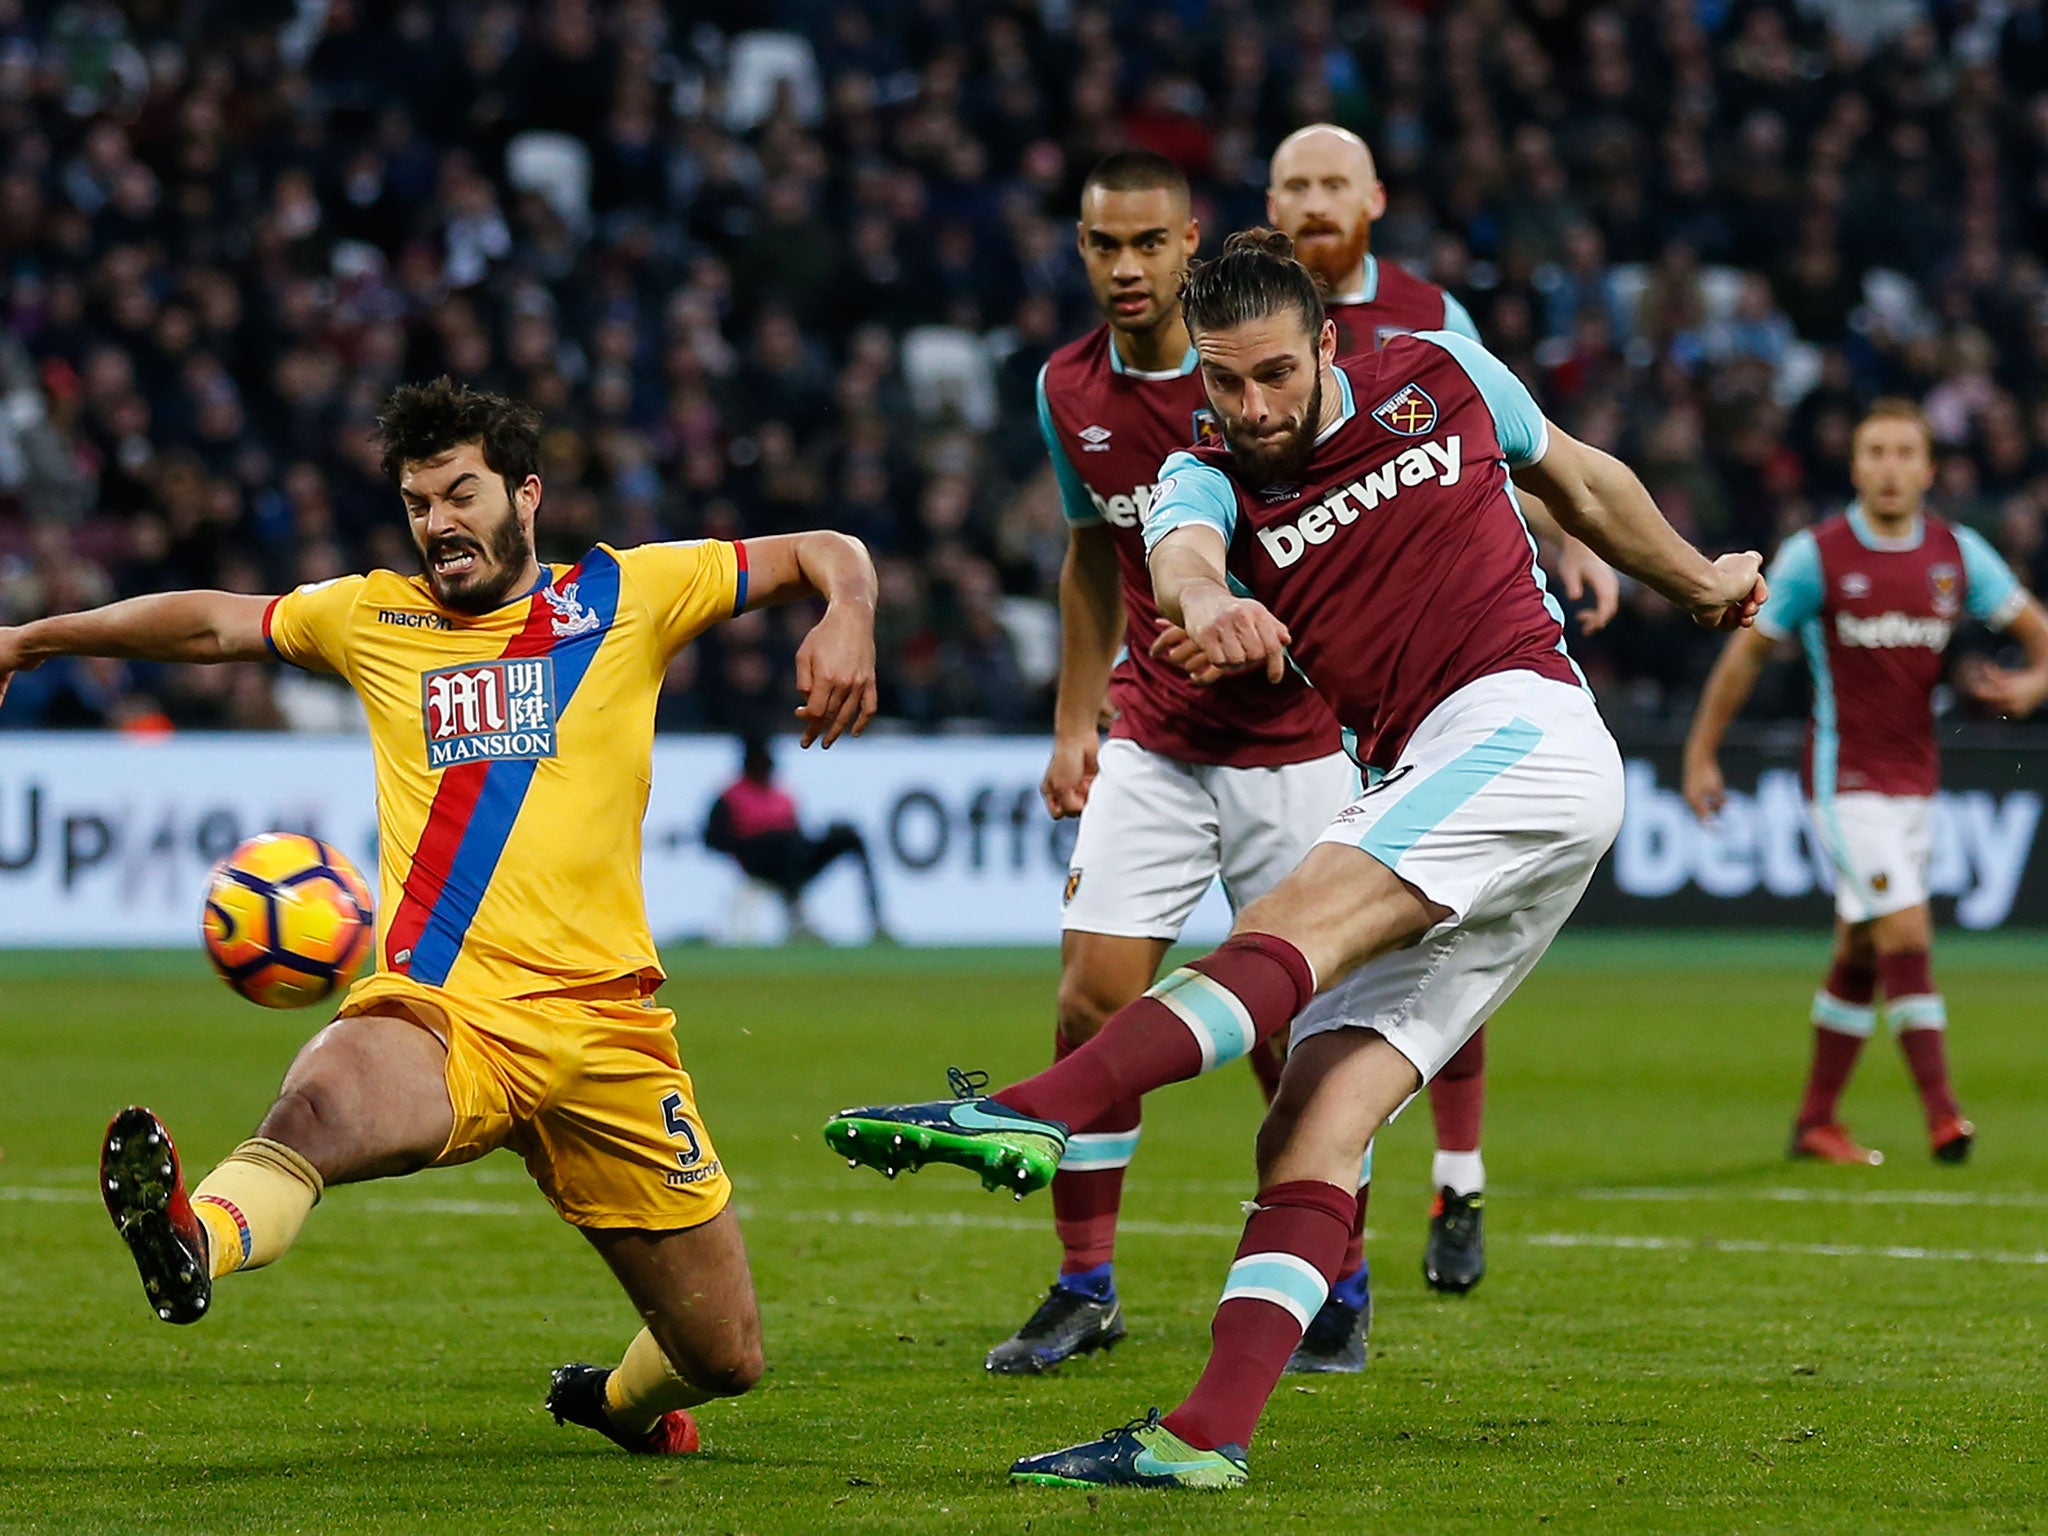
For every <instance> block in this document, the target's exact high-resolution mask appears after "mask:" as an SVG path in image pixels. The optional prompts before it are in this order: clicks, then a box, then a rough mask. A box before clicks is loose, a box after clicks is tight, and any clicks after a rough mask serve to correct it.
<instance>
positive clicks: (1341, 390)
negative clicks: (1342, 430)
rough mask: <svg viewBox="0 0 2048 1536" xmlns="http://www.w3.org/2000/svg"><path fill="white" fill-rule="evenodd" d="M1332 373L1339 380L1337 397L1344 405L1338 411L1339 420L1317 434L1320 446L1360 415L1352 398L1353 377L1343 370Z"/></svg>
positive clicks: (1339, 369) (1333, 370)
mask: <svg viewBox="0 0 2048 1536" xmlns="http://www.w3.org/2000/svg"><path fill="white" fill-rule="evenodd" d="M1330 372H1331V373H1333V374H1335V375H1336V378H1337V395H1338V398H1339V399H1341V400H1342V401H1343V402H1344V403H1343V405H1342V406H1341V407H1340V408H1339V409H1338V411H1337V419H1336V420H1335V421H1333V422H1331V423H1330V424H1329V425H1328V426H1327V427H1325V428H1323V430H1322V431H1320V432H1318V433H1317V434H1316V442H1317V444H1318V445H1320V444H1323V443H1326V442H1328V441H1329V440H1330V439H1331V438H1332V437H1333V436H1335V435H1336V432H1337V429H1338V428H1339V427H1341V426H1343V425H1344V423H1345V422H1347V421H1349V420H1350V419H1351V418H1352V417H1354V416H1356V415H1357V414H1358V402H1357V401H1355V400H1353V399H1352V397H1351V375H1349V374H1348V373H1346V372H1345V371H1344V370H1343V369H1342V368H1336V367H1333V368H1331V369H1330Z"/></svg>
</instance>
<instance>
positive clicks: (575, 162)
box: [505, 131, 590, 236]
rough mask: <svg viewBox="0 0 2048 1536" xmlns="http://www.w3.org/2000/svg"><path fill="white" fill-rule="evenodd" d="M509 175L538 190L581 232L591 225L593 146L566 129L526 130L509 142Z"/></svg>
mask: <svg viewBox="0 0 2048 1536" xmlns="http://www.w3.org/2000/svg"><path fill="white" fill-rule="evenodd" d="M505 179H506V180H507V181H509V182H511V184H512V185H513V186H514V187H516V188H518V189H519V190H520V191H521V192H533V193H538V194H539V195H540V197H541V198H542V199H543V200H544V201H545V202H546V203H547V205H548V206H549V207H550V208H552V209H554V211H555V213H556V214H557V215H558V216H560V218H561V220H562V222H563V223H564V224H567V225H568V226H569V228H570V229H571V230H572V231H573V232H574V233H576V234H577V235H578V236H581V235H582V234H583V233H584V232H585V231H587V230H588V229H589V228H590V150H589V149H588V147H586V146H585V144H584V143H583V141H582V140H581V139H578V138H575V137H572V136H571V135H569V134H566V133H541V132H537V131H536V132H530V133H522V134H519V135H517V136H516V137H514V138H513V140H512V142H511V143H509V144H507V145H506V146H505Z"/></svg>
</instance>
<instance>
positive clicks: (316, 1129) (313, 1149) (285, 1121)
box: [256, 1082, 341, 1167]
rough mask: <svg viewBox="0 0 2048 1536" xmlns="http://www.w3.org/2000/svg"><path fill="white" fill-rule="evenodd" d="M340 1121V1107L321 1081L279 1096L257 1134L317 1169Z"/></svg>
mask: <svg viewBox="0 0 2048 1536" xmlns="http://www.w3.org/2000/svg"><path fill="white" fill-rule="evenodd" d="M340 1120H341V1106H340V1104H339V1103H338V1102H337V1101H336V1098H335V1095H334V1093H333V1092H332V1091H331V1090H330V1089H328V1088H327V1087H326V1086H325V1085H323V1084H321V1083H319V1082H306V1083H295V1084H292V1085H289V1086H287V1087H286V1088H285V1089H284V1091H283V1092H282V1093H280V1094H278V1096H277V1102H276V1103H274V1104H272V1105H271V1106H270V1113H268V1114H267V1115H265V1116H264V1117H263V1123H262V1124H261V1125H259V1126H258V1127H257V1128H256V1134H257V1135H258V1136H262V1137H264V1138H266V1139H268V1140H270V1141H277V1142H282V1143H284V1145H286V1146H288V1147H290V1148H291V1149H292V1150H293V1151H295V1152H297V1153H299V1154H300V1155H301V1156H303V1157H305V1158H307V1159H309V1160H310V1161H311V1162H312V1163H313V1164H314V1165H315V1166H316V1167H317V1166H320V1164H321V1162H322V1156H323V1154H324V1153H326V1152H327V1151H328V1150H329V1146H330V1144H331V1143H332V1141H333V1140H334V1137H335V1133H336V1128H337V1126H338V1125H339V1123H340Z"/></svg>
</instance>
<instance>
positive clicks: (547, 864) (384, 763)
mask: <svg viewBox="0 0 2048 1536" xmlns="http://www.w3.org/2000/svg"><path fill="white" fill-rule="evenodd" d="M378 426H379V430H380V433H381V436H382V442H383V445H384V450H385V453H384V465H385V469H386V471H387V473H389V474H390V475H391V476H392V477H393V479H394V480H395V481H396V482H397V486H398V491H399V494H400V496H401V497H402V499H403V501H404V505H405V511H406V515H407V518H408V521H409V522H410V524H411V529H412V535H413V540H414V542H415V543H416V544H417V545H418V547H419V551H420V556H421V563H422V566H423V568H424V574H423V575H421V576H415V577H406V576H400V575H398V574H396V573H394V572H391V571H376V572H372V573H371V574H369V575H367V576H347V577H342V578H341V579H339V580H336V581H330V582H323V583H319V584H316V585H314V586H310V587H302V588H300V589H299V590H298V591H296V592H293V593H290V594H287V595H286V596H284V597H280V598H275V599H270V598H262V597H249V596H243V595H239V594H233V593H225V592H172V593H164V594H160V595H157V596H151V597H140V598H133V599H130V600H129V601H127V602H122V603H115V604H112V605H110V606H108V607H105V608H99V609H94V610H92V611H90V612H86V613H78V614H68V615H62V616H59V617H55V618H50V619H44V620H41V621H39V622H37V623H34V624H28V625H24V626H21V627H19V628H13V629H7V628H0V698H4V695H5V690H6V683H7V679H8V677H9V676H10V675H11V674H12V673H14V672H16V671H20V670H22V669H24V668H27V667H32V666H34V665H36V664H37V663H38V662H40V661H42V660H44V659H45V658H47V657H50V656H65V655H84V656H115V657H129V658H138V659H152V660H161V661H246V660H254V659H260V658H264V657H270V656H273V655H274V656H276V657H279V658H282V659H283V660H284V661H287V662H290V663H293V664H295V665H297V666H301V667H308V668H313V669H317V670H320V671H326V672H334V673H338V674H340V675H341V676H342V677H343V678H345V679H346V680H347V681H348V682H349V683H350V684H351V685H352V686H353V687H354V688H355V690H356V692H357V693H358V694H359V695H360V696H361V697H362V700H363V704H364V707H365V708H366V710H367V711H368V715H369V723H370V733H371V743H372V748H373V751H374V754H375V759H376V779H377V831H378V846H379V849H380V862H381V867H380V870H379V875H380V886H381V892H382V899H381V901H380V902H379V912H378V923H377V941H378V942H377V963H376V968H375V970H374V971H373V972H372V974H370V975H368V976H366V977H365V978H364V979H363V980H361V981H359V982H358V983H357V984H356V985H355V986H354V988H352V989H351V990H350V992H349V993H348V996H347V998H346V1000H345V1001H344V1002H343V1003H342V1006H341V1010H340V1016H339V1017H338V1018H337V1019H336V1020H335V1021H334V1022H333V1023H332V1024H330V1025H329V1026H328V1027H327V1028H325V1029H323V1030H322V1031H321V1032H320V1033H319V1034H317V1035H315V1036H314V1037H313V1039H312V1040H311V1041H310V1042H308V1043H307V1045H306V1046H305V1048H304V1049H303V1050H301V1051H300V1052H299V1055H298V1057H297V1059H296V1060H294V1061H293V1063H292V1065H291V1068H290V1070H289V1071H288V1072H287V1073H286V1074H285V1080H284V1086H283V1089H282V1090H281V1091H280V1093H279V1095H278V1098H277V1100H276V1102H275V1103H274V1104H273V1105H272V1106H271V1108H270V1112H269V1113H268V1114H267V1115H265V1116H264V1118H263V1121H262V1123H261V1124H260V1125H259V1126H258V1128H257V1132H256V1135H255V1136H254V1137H253V1138H252V1139H250V1140H249V1141H246V1142H244V1143H243V1144H242V1145H241V1146H240V1147H238V1148H237V1149H236V1150H235V1151H234V1152H233V1153H231V1154H230V1155H229V1156H228V1158H227V1159H226V1160H225V1161H224V1162H222V1163H221V1164H220V1165H219V1166H218V1167H217V1168H215V1169H214V1170H213V1171H212V1172H211V1173H210V1174H208V1175H207V1177H206V1178H205V1179H203V1180H202V1181H201V1182H200V1183H199V1184H198V1186H197V1187H196V1188H194V1189H193V1190H192V1191H191V1193H190V1196H189V1197H188V1196H187V1193H186V1190H185V1186H184V1182H183V1179H182V1176H181V1174H180V1172H179V1169H178V1163H177V1155H176V1153H175V1151H174V1150H173V1148H172V1144H171V1139H170V1136H169V1133H168V1132H167V1131H165V1130H164V1128H163V1126H162V1124H161V1123H160V1122H159V1121H158V1120H157V1119H156V1117H155V1116H154V1115H152V1114H151V1113H150V1112H149V1111H148V1110H146V1109H130V1110H126V1111H123V1112H122V1114H120V1115H119V1116H117V1117H116V1118H115V1120H114V1123H113V1124H112V1125H111V1126H109V1128H108V1131H107V1138H106V1142H105V1144H104V1146H103V1148H102V1157H101V1170H102V1180H101V1183H102V1194H103V1195H104V1197H105V1199H106V1202H107V1207H108V1210H109V1212H110V1213H111V1214H112V1215H113V1217H114V1221H115V1225H116V1227H117V1228H118V1229H119V1230H120V1232H121V1235H122V1237H123V1238H124V1239H125V1240H126V1241H127V1243H128V1246H129V1249H130V1251H131V1253H132V1254H133V1255H134V1258H135V1261H136V1265H137V1267H138V1269H139V1270H140V1271H141V1273H142V1278H143V1283H144V1288H145V1290H146V1291H147V1293H148V1295H149V1299H150V1303H151V1305H152V1306H153V1307H154V1308H155V1309H156V1311H157V1313H158V1315H159V1316H160V1317H162V1318H164V1319H165V1320H166V1321H168V1322H180V1323H186V1322H194V1321H197V1320H198V1319H199V1318H200V1317H201V1316H203V1315H204V1314H205V1312H206V1310H207V1308H208V1306H209V1305H210V1304H211V1299H212V1283H213V1281H214V1280H215V1279H217V1278H218V1277H220V1276H222V1275H225V1274H229V1273H232V1272H234V1271H236V1270H239V1269H254V1268H257V1267H258V1266H260V1265H263V1264H267V1263H270V1262H272V1261H274V1260H275V1259H277V1258H278V1257H279V1256H280V1255H282V1254H283V1253H284V1252H285V1250H286V1249H287V1248H289V1247H290V1246H291V1243H292V1241H293V1239H294V1238H295V1237H296V1236H297V1235H298V1231H299V1227H300V1224H301V1223H302V1222H303V1221H304V1220H305V1217H306V1213H307V1212H308V1211H310V1210H311V1209H312V1207H313V1206H314V1205H315V1204H316V1203H317V1202H318V1200H319V1199H320V1195H321V1192H322V1190H323V1189H324V1188H325V1186H326V1185H328V1184H343V1183H353V1182H356V1181H359V1180H363V1179H375V1178H385V1177H390V1176H393V1175H397V1174H405V1173H411V1172H414V1171H415V1170H417V1169H420V1168H424V1167H430V1166H447V1165H449V1164H454V1163H462V1162H467V1161H469V1160H470V1159H472V1158H477V1157H481V1156H482V1155H483V1154H484V1153H486V1152H489V1151H492V1150H494V1149H496V1148H499V1147H510V1148H512V1149H513V1150H514V1151H516V1152H518V1153H519V1154H520V1155H521V1156H523V1157H524V1158H525V1160H526V1166H527V1168H528V1170H529V1171H530V1172H531V1173H532V1175H533V1178H534V1181H535V1182H536V1183H537V1184H538V1185H539V1186H540V1189H541V1193H542V1194H543V1195H545V1196H546V1197H547V1199H548V1201H549V1202H550V1203H551V1204H552V1205H553V1206H554V1207H555V1209H556V1210H557V1211H558V1212H559V1213H560V1214H561V1215H562V1216H563V1217H564V1219H566V1220H568V1221H569V1222H571V1223H573V1224H574V1225H576V1226H577V1227H578V1228H580V1229H581V1230H582V1231H583V1233H584V1235H585V1236H586V1237H587V1238H588V1239H589V1240H590V1242H591V1243H592V1245H593V1246H595V1247H596V1248H597V1250H598V1252H599V1253H600V1254H602V1255H603V1256H604V1258H605V1261H606V1262H607V1263H608V1264H609V1265H610V1266H611V1268H612V1271H613V1273H614V1274H615V1275H616V1276H617V1277H618V1279H619V1282H620V1284H621V1285H623V1286H624V1287H625V1290H626V1294H627V1295H628V1296H629V1297H630V1298H631V1300H632V1302H633V1305H634V1308H635V1309H636V1310H637V1311H638V1312H639V1313H640V1315H641V1317H642V1318H643V1319H644V1320H645V1322H646V1326H645V1327H644V1328H643V1329H642V1330H641V1331H640V1333H639V1335H638V1336H637V1337H636V1338H635V1339H634V1340H633V1342H632V1343H631V1345H630V1346H629V1347H628V1348H627V1350H626V1353H625V1356H624V1358H623V1359H622V1360H621V1361H620V1363H619V1365H618V1366H617V1367H615V1368H613V1369H611V1370H608V1371H607V1370H605V1369H602V1368H599V1367H595V1366H583V1365H576V1366H564V1367H562V1368H561V1369H560V1370H558V1371H556V1372H555V1374H554V1379H553V1381H552V1383H551V1386H550V1391H549V1394H548V1406H549V1408H551V1409H552V1410H553V1411H554V1413H555V1417H556V1419H557V1420H558V1421H561V1420H568V1421H572V1422H575V1423H579V1424H584V1425H587V1426H588V1427H590V1428H592V1429H596V1430H598V1431H600V1432H601V1433H603V1434H605V1435H607V1436H609V1437H610V1438H612V1439H613V1440H615V1441H617V1442H618V1443H619V1444H621V1445H623V1446H626V1447H627V1448H628V1449H630V1450H635V1451H646V1452H674V1451H685V1450H692V1449H695V1447H696V1436H697V1431H696V1425H695V1423H694V1421H693V1420H692V1419H691V1417H690V1415H689V1413H688V1412H687V1410H688V1409H689V1408H691V1407H693V1406H695V1405H696V1404H698V1403H701V1402H704V1401H706V1400H708V1399H710V1398H713V1397H721V1396H731V1395H735V1394H737V1393H741V1392H744V1391H746V1390H747V1389H748V1388H749V1387H750V1386H752V1385H753V1383H754V1381H755V1380H756V1379H757V1378H758V1376H759V1375H760V1371H761V1341H760V1318H759V1311H758V1308H757V1306H756V1303H755V1299H754V1289H753V1281H752V1279H751V1277H750V1275H749V1273H748V1269H747V1256H746V1249H745V1246H744V1244H743V1243H742V1241H741V1238H740V1232H739V1226H738V1223H737V1220H736V1218H735V1217H734V1215H733V1213H732V1212H731V1210H730V1209H728V1202H729V1200H730V1198H731V1193H732V1186H731V1183H730V1181H729V1180H728V1178H727V1176H726V1171H725V1168H724V1166H723V1165H722V1164H721V1162H720V1161H719V1157H718V1154H717V1152H716V1151H715V1150H714V1149H713V1146H712V1143H711V1138H710V1137H709V1135H708V1134H706V1132H705V1129H704V1125H703V1121H702V1120H701V1119H700V1118H699V1116H698V1113H697V1104H696V1099H695V1096H694V1094H693V1093H692V1091H691V1085H690V1077H689V1074H688V1073H686V1072H685V1071H684V1070H683V1068H682V1064H681V1061H680V1060H679V1058H678V1056H677V1052H676V1042H675V1036H674V1033H673V1030H674V1025H675V1017H674V1015H673V1014H671V1013H670V1012H669V1011H668V1010H667V1009H665V1008H663V1007H661V1006H660V1005H659V1004H658V1003H657V1002H656V1000H655V996H654V991H655V988H656V987H657V986H659V985H660V983H661V981H662V971H661V965H660V961H659V959H658V958H657V956H656V955H655V951H654V941H653V939H652V937H651V935H650V934H649V932H648V928H647V917H646V911H645V905H644V901H643V897H642V893H641V888H640V823H641V818H642V815H643V813H644V812H645V810H646V806H647V794H648V786H649V782H650V777H651V759H652V752H653V740H654V706H655V698H656V694H657V692H658V691H659V689H660V686H661V679H662V676H663V674H664V673H665V672H666V670H667V668H668V664H669V661H670V659H671V658H672V657H673V656H674V655H675V654H676V652H677V651H679V650H681V649H682V648H683V647H684V646H685V645H687V644H688V643H689V642H690V641H691V640H692V639H693V638H695V637H696V636H697V635H698V634H700V633H701V632H703V631H704V630H705V629H707V628H709V627H710V626H712V625H713V624H716V623H718V622H719V621H721V620H723V619H727V618H730V617H732V616H733V615H734V614H736V613H739V612H741V611H743V610H744V609H747V608H750V607H760V606H763V605H766V604H771V603H780V602H786V601H789V600H791V599H793V598H801V597H822V598H823V599H825V601H826V604H827V607H826V610H825V614H824V617H823V618H822V619H821V620H820V621H819V623H818V624H817V626H816V627H815V628H814V629H813V630H812V631H811V632H810V634H809V636H808V637H807V638H806V640H805V641H804V644H803V646H802V648H801V649H800V650H799V651H798V653H797V659H796V671H797V687H798V691H799V692H800V693H801V694H802V695H803V696H804V703H803V705H802V707H801V708H799V709H798V710H797V714H798V716H799V717H800V718H801V720H802V722H803V732H804V735H803V741H804V745H805V746H809V745H811V744H812V743H813V742H814V741H822V742H823V744H824V745H826V746H828V747H829V746H830V745H831V744H832V742H833V741H834V740H836V739H837V738H838V737H839V736H840V735H842V734H843V733H846V732H848V731H851V732H854V733H858V732H859V731H860V730H861V729H862V728H863V727H864V726H865V725H866V723H867V721H868V719H869V717H870V716H871V715H872V714H873V713H874V708H875V682H874V676H875V672H874V601H875V577H874V569H873V566H872V565H871V564H870V562H869V560H868V557H867V552H866V550H864V549H863V548H862V547H861V545H860V543H859V541H858V540H855V539H851V538H848V537H846V536H844V535H842V534H836V533H825V532H818V533H800V534H790V535H784V536H780V537H774V538H762V539H749V540H747V541H745V542H743V543H723V542H718V541H714V540H703V541H697V542H691V543H679V544H654V545H644V546H642V547H640V548H637V549H624V550H617V549H612V548H610V547H608V546H606V545H603V544H599V545H597V546H596V547H595V548H593V549H592V550H591V551H590V552H589V553H588V554H586V555H584V556H583V558H582V559H581V560H580V561H578V562H577V563H576V564H575V565H573V566H543V565H541V564H540V563H539V562H538V561H537V560H536V558H535V555H534V545H533V524H534V516H535V513H536V512H537V511H538V510H539V507H540V502H541V481H540V474H539V467H540V419H539V417H538V415H537V414H536V413H534V412H533V411H532V410H530V409H529V408H527V407H525V406H522V405H518V404H515V403H514V402H511V401H508V400H505V399H502V398H500V397H498V396H495V395H488V394H482V393H477V392H474V391H470V390H467V389H459V388H456V387H454V386H453V385H451V384H449V382H448V381H447V380H445V379H443V380H440V381H438V382H436V383H434V384H429V385H424V386H408V387H404V388H401V389H398V390H396V391H395V392H394V393H393V394H392V396H391V397H390V399H389V400H388V401H387V402H386V405H385V408H384V411H383V413H382V414H381V415H380V417H379V418H378Z"/></svg>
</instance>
